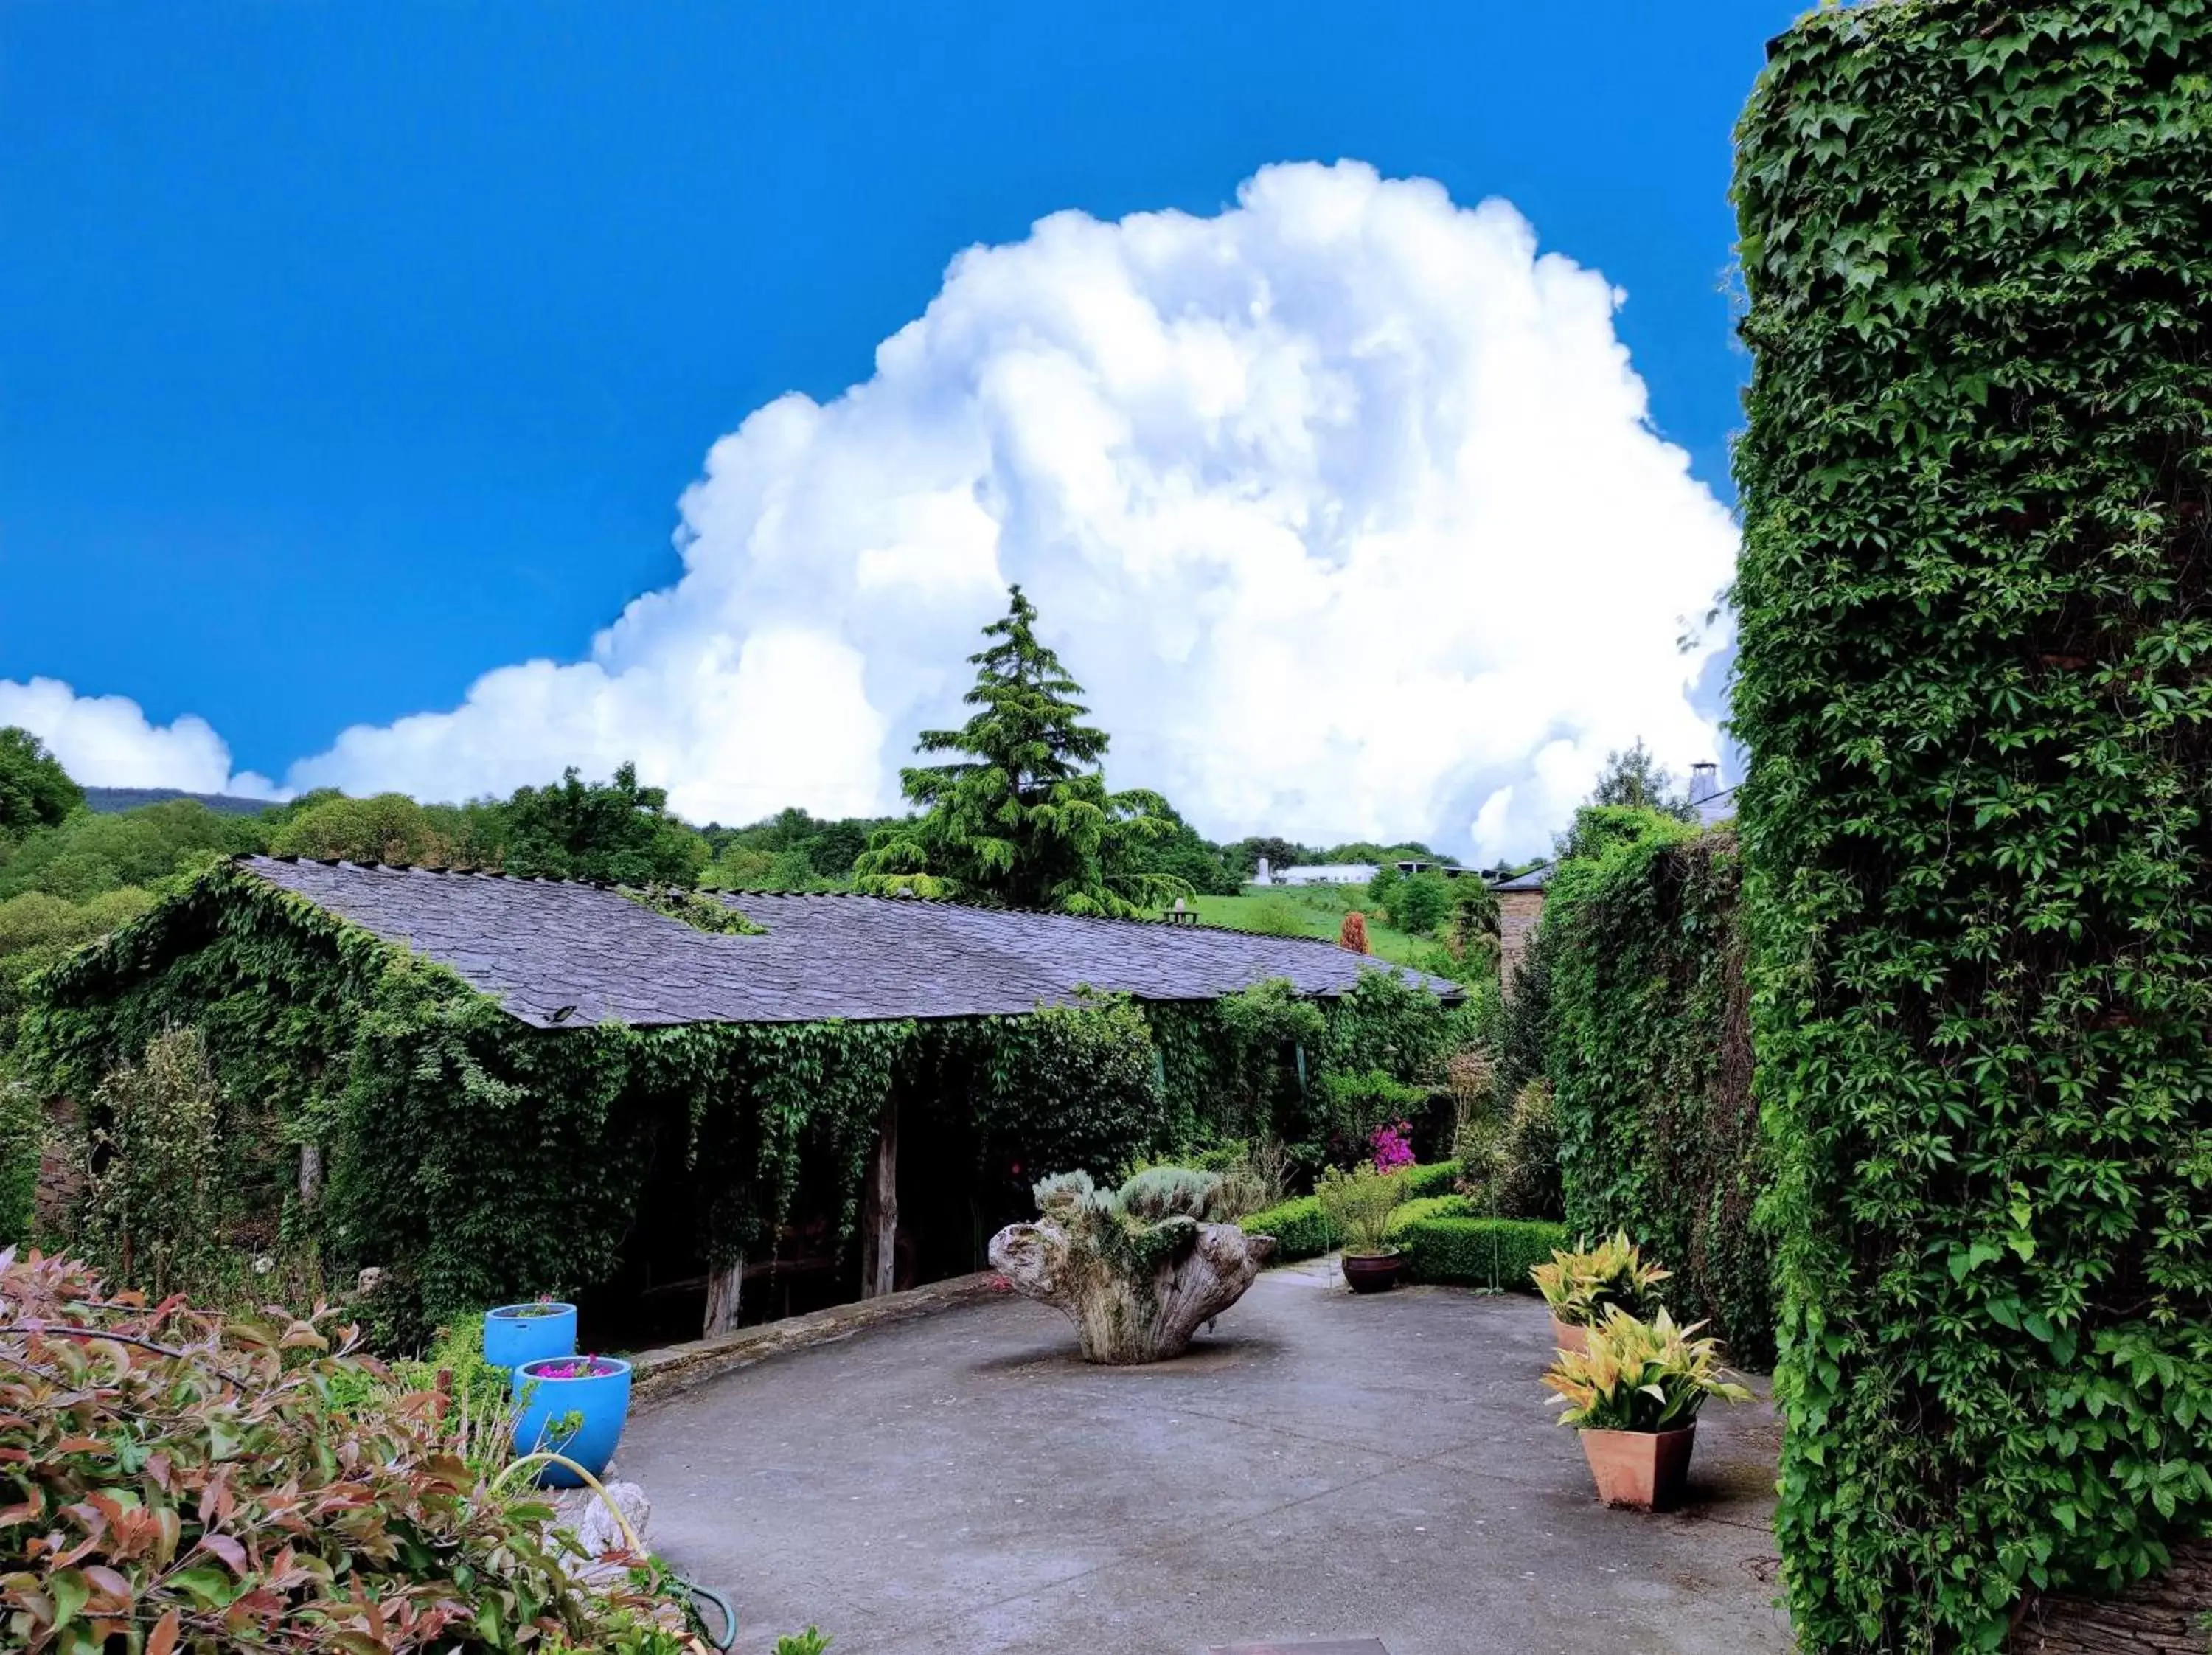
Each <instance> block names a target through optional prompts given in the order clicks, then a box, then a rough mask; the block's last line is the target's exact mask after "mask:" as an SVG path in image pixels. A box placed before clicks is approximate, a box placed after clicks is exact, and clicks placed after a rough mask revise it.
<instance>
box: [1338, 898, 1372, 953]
mask: <svg viewBox="0 0 2212 1655" xmlns="http://www.w3.org/2000/svg"><path fill="white" fill-rule="evenodd" d="M1336 946H1338V947H1340V948H1349V949H1350V950H1352V952H1353V953H1355V954H1371V953H1373V952H1375V950H1374V949H1373V947H1371V946H1370V945H1369V943H1368V940H1367V916H1366V915H1364V914H1363V913H1361V912H1360V911H1359V910H1358V909H1356V908H1352V909H1347V910H1346V911H1345V916H1344V923H1343V924H1342V925H1340V926H1339V927H1338V928H1337V933H1336Z"/></svg>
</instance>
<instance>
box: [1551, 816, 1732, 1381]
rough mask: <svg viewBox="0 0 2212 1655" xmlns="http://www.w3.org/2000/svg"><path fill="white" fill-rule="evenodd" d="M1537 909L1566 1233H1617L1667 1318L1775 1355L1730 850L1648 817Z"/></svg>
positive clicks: (1575, 866) (1567, 877)
mask: <svg viewBox="0 0 2212 1655" xmlns="http://www.w3.org/2000/svg"><path fill="white" fill-rule="evenodd" d="M1607 814H1608V815H1619V816H1622V817H1625V818H1631V819H1630V820H1629V821H1628V823H1627V825H1626V827H1625V829H1624V830H1623V835H1624V836H1625V837H1615V838H1614V839H1613V842H1612V843H1609V844H1608V845H1607V848H1606V849H1603V850H1601V851H1600V852H1598V853H1597V854H1596V855H1590V856H1583V857H1573V858H1570V859H1568V860H1567V861H1565V862H1563V863H1561V864H1560V866H1559V870H1558V872H1557V873H1555V874H1554V875H1553V880H1552V883H1551V885H1550V887H1549V889H1548V891H1547V900H1546V904H1545V915H1544V926H1545V929H1546V932H1547V934H1548V938H1549V941H1550V944H1551V946H1550V949H1549V952H1548V958H1549V959H1550V961H1551V977H1550V992H1551V999H1550V1007H1551V1020H1550V1025H1549V1028H1548V1031H1547V1062H1548V1068H1549V1072H1550V1074H1551V1080H1552V1092H1553V1098H1554V1099H1555V1100H1556V1102H1557V1104H1558V1108H1559V1173H1560V1181H1561V1183H1562V1186H1563V1193H1564V1195H1565V1201H1566V1222H1567V1227H1568V1228H1569V1230H1571V1231H1572V1232H1577V1233H1580V1234H1583V1235H1591V1236H1595V1235H1605V1234H1609V1233H1611V1232H1613V1231H1614V1230H1616V1229H1625V1230H1626V1231H1627V1232H1628V1233H1629V1234H1630V1235H1631V1236H1632V1237H1634V1238H1636V1239H1637V1241H1638V1242H1639V1243H1640V1244H1642V1245H1643V1246H1644V1249H1645V1250H1646V1251H1647V1252H1648V1253H1650V1254H1651V1255H1652V1256H1655V1257H1656V1258H1657V1259H1658V1260H1659V1261H1660V1262H1661V1263H1664V1264H1665V1265H1666V1266H1667V1267H1668V1269H1671V1270H1673V1271H1674V1277H1675V1279H1674V1281H1672V1282H1670V1283H1669V1284H1668V1304H1669V1305H1671V1306H1672V1307H1673V1309H1674V1312H1675V1315H1676V1317H1678V1319H1684V1320H1686V1319H1691V1318H1700V1319H1705V1320H1709V1321H1710V1322H1711V1323H1712V1324H1713V1326H1712V1329H1711V1330H1712V1331H1714V1332H1716V1333H1718V1334H1720V1335H1721V1336H1723V1337H1724V1338H1725V1339H1726V1340H1727V1342H1728V1348H1729V1356H1730V1359H1731V1360H1734V1361H1735V1362H1736V1363H1738V1364H1740V1365H1742V1366H1747V1367H1751V1368H1754V1369H1764V1368H1765V1367H1766V1366H1769V1364H1770V1363H1771V1361H1772V1360H1773V1356H1774V1298H1773V1283H1772V1276H1773V1252H1772V1248H1771V1243H1770V1242H1769V1241H1768V1240H1767V1238H1765V1237H1764V1236H1762V1235H1760V1234H1759V1233H1758V1232H1756V1230H1755V1227H1754V1225H1753V1209H1754V1208H1755V1206H1756V1204H1757V1202H1758V1200H1759V1196H1760V1193H1761V1192H1762V1191H1763V1190H1764V1189H1765V1184H1766V1171H1765V1154H1764V1153H1763V1151H1762V1147H1761V1145H1760V1141H1759V1111H1758V1109H1757V1107H1756V1105H1755V1104H1753V1101H1752V1096H1751V1066H1752V1055H1751V1040H1750V1031H1749V1028H1748V1012H1749V1006H1748V1001H1747V995H1746V991H1745V982H1744V972H1743V947H1742V939H1741V933H1740V930H1739V928H1738V924H1737V912H1736V909H1737V894H1738V889H1739V885H1740V883H1741V880H1740V877H1739V865H1738V861H1737V856H1736V849H1735V837H1734V836H1733V835H1731V834H1729V833H1726V832H1711V833H1700V832H1699V831H1698V830H1696V829H1695V828H1692V827H1687V826H1685V825H1684V824H1682V823H1680V822H1678V821H1676V820H1674V819H1673V818H1670V817H1665V816H1662V815H1659V814H1658V813H1657V812H1649V811H1638V812H1628V811H1626V810H1622V809H1620V807H1613V809H1611V810H1609V811H1608V812H1607Z"/></svg>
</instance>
